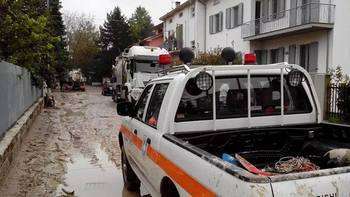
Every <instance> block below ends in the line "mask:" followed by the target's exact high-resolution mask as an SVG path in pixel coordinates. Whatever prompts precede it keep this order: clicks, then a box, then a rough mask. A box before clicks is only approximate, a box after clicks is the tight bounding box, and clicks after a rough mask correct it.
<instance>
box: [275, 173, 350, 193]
mask: <svg viewBox="0 0 350 197" xmlns="http://www.w3.org/2000/svg"><path fill="white" fill-rule="evenodd" d="M272 188H273V192H274V196H275V197H285V196H308V197H309V196H315V197H318V196H319V197H345V196H346V197H349V196H350V173H344V174H335V175H328V176H321V177H313V178H306V179H297V180H290V181H283V182H273V183H272Z"/></svg>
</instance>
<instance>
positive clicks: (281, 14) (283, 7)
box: [277, 0, 286, 18]
mask: <svg viewBox="0 0 350 197" xmlns="http://www.w3.org/2000/svg"><path fill="white" fill-rule="evenodd" d="M277 6H278V7H277V12H278V14H277V16H278V18H282V17H284V15H285V10H286V0H280V1H277Z"/></svg>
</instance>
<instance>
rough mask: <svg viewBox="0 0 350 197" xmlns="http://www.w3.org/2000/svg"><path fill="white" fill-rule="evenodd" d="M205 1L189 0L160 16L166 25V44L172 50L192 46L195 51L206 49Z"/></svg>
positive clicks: (178, 3) (177, 4) (177, 3)
mask: <svg viewBox="0 0 350 197" xmlns="http://www.w3.org/2000/svg"><path fill="white" fill-rule="evenodd" d="M204 8H205V3H204V1H201V0H189V1H186V2H185V3H183V4H180V2H176V7H175V8H174V9H173V10H171V11H170V12H169V13H167V14H165V15H164V16H162V17H161V18H160V20H162V21H163V24H164V25H163V27H164V46H165V47H166V48H167V49H168V50H170V51H177V50H180V49H181V48H183V47H191V48H193V49H194V50H195V51H204V50H205V48H204V47H205V40H204V37H205V35H204V32H205V10H204Z"/></svg>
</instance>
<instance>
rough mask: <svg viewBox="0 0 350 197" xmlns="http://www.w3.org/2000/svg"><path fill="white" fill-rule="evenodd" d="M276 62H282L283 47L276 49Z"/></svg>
mask: <svg viewBox="0 0 350 197" xmlns="http://www.w3.org/2000/svg"><path fill="white" fill-rule="evenodd" d="M277 62H284V47H281V48H279V49H278V60H277Z"/></svg>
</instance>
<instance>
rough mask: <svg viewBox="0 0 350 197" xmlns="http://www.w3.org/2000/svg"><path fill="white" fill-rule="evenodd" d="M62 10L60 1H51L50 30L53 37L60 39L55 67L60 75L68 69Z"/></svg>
mask: <svg viewBox="0 0 350 197" xmlns="http://www.w3.org/2000/svg"><path fill="white" fill-rule="evenodd" d="M61 8H62V6H61V3H60V0H50V5H49V17H48V28H49V31H50V33H51V35H52V36H54V37H58V38H59V42H57V43H55V57H54V58H55V62H54V67H55V69H56V71H57V72H58V74H60V75H62V74H63V72H64V71H65V70H66V69H65V68H67V67H68V51H67V42H66V29H65V26H64V23H63V19H62V13H61V11H60V9H61Z"/></svg>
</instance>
